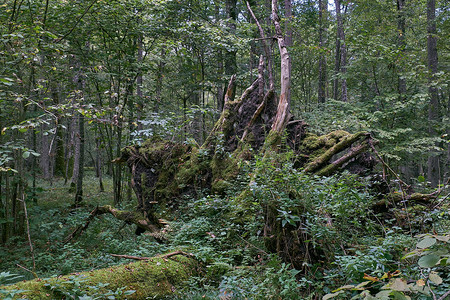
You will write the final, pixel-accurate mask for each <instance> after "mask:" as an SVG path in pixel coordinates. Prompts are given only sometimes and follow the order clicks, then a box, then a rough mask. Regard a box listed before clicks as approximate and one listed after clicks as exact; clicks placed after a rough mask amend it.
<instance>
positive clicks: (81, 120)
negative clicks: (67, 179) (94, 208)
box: [75, 113, 85, 207]
mask: <svg viewBox="0 0 450 300" xmlns="http://www.w3.org/2000/svg"><path fill="white" fill-rule="evenodd" d="M78 126H79V127H78V128H79V133H80V137H79V139H80V142H79V143H80V158H79V161H78V176H77V189H76V193H75V207H78V206H80V205H81V202H82V201H83V176H84V143H85V140H84V116H83V114H81V113H80V115H79V117H78Z"/></svg>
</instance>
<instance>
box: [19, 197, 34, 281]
mask: <svg viewBox="0 0 450 300" xmlns="http://www.w3.org/2000/svg"><path fill="white" fill-rule="evenodd" d="M20 201H21V202H22V204H23V212H24V214H25V221H26V223H27V236H28V245H29V246H30V252H31V260H32V261H33V271H31V273H32V274H33V276H34V277H35V278H37V277H38V276H37V275H36V260H35V259H34V248H33V242H32V241H31V234H30V221H29V219H28V211H27V204H26V202H25V198H23V199H22V200H20Z"/></svg>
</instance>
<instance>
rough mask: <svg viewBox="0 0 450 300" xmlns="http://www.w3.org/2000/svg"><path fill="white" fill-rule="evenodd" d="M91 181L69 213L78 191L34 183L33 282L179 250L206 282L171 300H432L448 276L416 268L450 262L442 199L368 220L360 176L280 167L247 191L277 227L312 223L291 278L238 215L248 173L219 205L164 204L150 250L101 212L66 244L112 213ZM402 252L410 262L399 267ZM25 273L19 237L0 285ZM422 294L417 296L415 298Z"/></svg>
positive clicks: (258, 222)
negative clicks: (273, 210)
mask: <svg viewBox="0 0 450 300" xmlns="http://www.w3.org/2000/svg"><path fill="white" fill-rule="evenodd" d="M244 169H245V168H244ZM247 171H248V170H247ZM87 173H88V174H87V176H86V178H85V184H84V187H85V190H84V197H85V198H84V199H85V202H86V205H85V206H83V207H81V208H78V209H72V204H73V200H74V194H72V193H70V192H69V185H64V181H63V180H60V179H58V180H54V181H53V183H52V184H51V185H50V184H49V183H48V182H39V187H40V189H39V190H40V191H39V192H38V194H37V202H36V203H34V202H32V201H29V202H28V204H27V205H28V214H29V219H30V235H31V240H32V242H33V246H34V256H35V265H36V267H35V272H36V274H37V275H38V276H39V278H47V277H52V276H59V275H64V274H72V273H73V272H80V271H86V270H88V271H89V270H94V269H99V268H105V267H110V266H114V265H119V264H124V263H129V262H130V261H129V260H127V259H123V258H117V257H113V256H111V254H119V255H129V256H138V257H152V256H155V255H159V254H163V253H167V252H170V251H174V250H179V249H181V250H183V251H186V252H189V253H193V254H194V255H195V257H196V259H197V260H198V261H199V262H200V263H201V264H203V265H204V266H205V268H204V273H203V274H200V275H199V276H193V277H191V278H190V279H189V281H188V282H187V285H186V287H184V288H183V289H180V290H178V296H174V295H172V296H171V297H170V299H174V297H178V298H179V299H321V298H322V297H323V295H325V294H330V293H333V294H330V295H334V296H335V297H341V299H350V296H351V295H352V296H353V295H358V294H359V293H361V291H363V290H364V286H366V285H367V286H371V287H370V289H369V288H368V289H367V292H371V293H372V294H373V295H375V294H376V293H378V294H379V293H381V292H383V291H387V292H388V293H391V294H390V295H391V296H392V295H395V293H398V294H399V295H400V294H401V295H403V294H404V295H410V296H411V297H412V299H433V294H434V297H435V298H434V299H438V298H439V296H441V295H444V293H445V292H446V291H447V290H449V289H450V273H449V271H448V269H447V267H445V263H444V264H443V265H442V263H441V265H442V266H441V265H439V263H438V264H435V265H430V266H427V265H423V264H422V265H421V264H420V259H419V258H422V257H424V256H423V252H424V251H428V253H432V254H433V255H434V254H436V255H440V258H441V261H442V259H444V258H445V257H448V255H449V246H448V245H449V244H448V239H447V237H448V234H449V232H448V230H449V226H448V225H449V221H448V220H449V218H448V213H449V205H448V201H447V200H446V203H439V202H437V203H436V204H439V205H435V206H434V209H429V208H428V207H420V206H415V207H414V209H413V208H406V207H398V208H397V209H396V210H391V211H390V214H387V215H386V214H385V215H383V216H381V215H377V216H375V217H373V218H372V217H371V216H370V214H373V212H369V211H368V210H367V207H368V205H369V203H373V200H374V198H373V197H372V196H371V195H369V194H368V193H367V191H366V190H365V188H364V183H363V182H362V181H361V180H360V179H357V178H356V177H354V176H351V175H349V174H344V175H341V176H337V177H332V178H319V177H312V176H311V177H307V175H301V174H300V173H294V174H293V173H292V170H289V168H286V169H283V170H277V171H276V172H274V174H277V175H275V177H273V176H274V175H271V176H272V177H270V178H263V179H262V180H263V181H261V182H264V183H265V184H264V185H260V189H258V188H257V187H253V188H252V190H251V193H253V196H251V195H250V197H255V198H256V197H258V198H260V199H264V198H265V197H274V199H275V198H276V199H277V201H278V203H279V207H280V216H279V217H280V219H281V220H282V221H283V223H284V224H288V223H292V222H297V221H298V220H299V218H300V217H301V218H302V222H304V223H305V224H306V225H305V226H308V231H309V232H308V234H311V236H312V238H311V240H310V241H308V243H310V244H309V246H310V250H308V251H309V254H310V255H311V256H314V258H313V259H311V260H310V261H305V264H304V268H303V270H296V269H293V268H291V266H290V264H289V263H285V262H282V261H281V260H280V258H279V257H278V256H277V255H276V254H272V253H270V252H269V251H268V250H267V249H266V248H265V245H264V241H263V238H262V237H261V230H262V229H261V228H263V224H262V223H263V218H262V216H261V212H260V204H259V203H252V202H249V201H247V203H249V206H248V207H242V206H241V205H242V203H238V202H236V201H235V200H236V198H235V195H237V194H241V193H240V191H242V190H243V189H248V188H249V187H248V184H247V182H248V181H247V180H248V174H249V173H246V172H245V170H244V172H243V173H242V174H241V175H240V176H238V179H237V182H235V183H234V185H233V188H234V190H230V191H229V193H228V194H227V195H226V196H222V197H218V196H208V195H204V196H201V195H200V196H199V197H198V198H196V199H184V201H183V199H182V201H180V202H179V203H178V204H177V207H176V209H172V210H171V212H169V211H168V209H167V208H165V207H160V209H159V212H160V215H161V216H163V217H166V218H168V219H169V218H170V220H169V221H170V222H169V224H170V225H169V227H168V228H167V230H166V231H167V242H165V243H158V242H156V241H155V239H154V238H153V237H152V236H150V235H147V234H142V235H140V236H136V235H135V232H134V231H135V227H134V226H131V225H127V224H125V223H124V222H122V221H119V220H117V219H115V218H114V217H112V216H110V215H103V216H101V217H99V218H97V219H95V220H94V221H92V222H91V224H90V226H89V227H88V229H87V230H86V232H84V233H83V234H82V235H81V236H79V237H78V238H76V239H74V240H72V241H71V242H70V243H67V244H64V243H63V241H64V239H65V238H66V237H67V236H68V235H69V234H70V233H71V232H72V231H73V230H74V228H76V227H77V226H78V225H81V224H84V222H85V220H86V218H87V217H88V215H89V213H90V212H91V211H92V210H93V209H94V208H95V207H96V206H97V205H112V204H113V203H112V202H113V195H112V192H111V191H112V181H111V179H110V178H108V177H105V178H104V185H105V192H99V189H98V179H96V178H95V176H94V175H93V174H92V173H90V172H87ZM298 176H300V177H301V178H298ZM302 176H303V177H302ZM281 179H282V180H283V181H284V182H285V184H286V186H289V185H290V186H291V187H292V186H293V185H297V186H296V188H297V190H299V191H300V192H301V193H303V196H302V201H309V202H308V205H309V206H310V207H311V209H310V210H307V211H306V212H305V215H303V216H300V217H299V216H297V215H295V212H293V211H291V210H289V207H287V205H288V203H287V202H283V201H284V200H286V199H287V198H283V197H284V196H285V195H284V194H283V187H286V186H285V185H284V184H281V185H280V180H281ZM299 182H301V186H299V184H300V183H299ZM301 189H303V190H301ZM249 191H250V190H249ZM200 194H201V193H200ZM268 195H269V196H268ZM288 198H289V197H288ZM283 199H284V200H283ZM324 199H326V200H327V203H326V204H325V202H323V200H324ZM297 205H298V203H297ZM135 207H136V199H135V196H134V193H132V201H131V202H124V203H123V205H122V207H121V208H122V209H126V210H134V209H135ZM405 208H406V210H405ZM327 210H329V211H334V214H333V224H330V223H329V221H330V220H329V216H328V215H327V213H325V211H327ZM243 211H246V214H242V212H243ZM389 216H390V217H389ZM382 217H383V218H384V219H383V220H381V219H380V218H382ZM388 217H389V218H388ZM283 226H284V225H283ZM420 234H428V235H426V236H423V235H420ZM427 239H428V242H424V241H427ZM430 239H431V241H430ZM446 239H447V240H446ZM417 243H419V245H417ZM420 243H422V244H421V245H420ZM427 243H428V244H427ZM416 245H417V246H416ZM422 250H424V251H422ZM414 251H416V252H414ZM439 251H440V252H439ZM407 253H410V255H411V257H412V258H406V259H405V258H404V256H405V254H407ZM425 257H426V256H425ZM418 259H419V264H418ZM445 259H446V258H445ZM26 269H28V270H32V269H33V262H32V258H31V253H30V248H29V244H28V241H27V239H26V238H25V237H24V238H19V237H14V238H11V239H10V240H9V242H8V243H7V244H6V245H5V246H2V247H0V285H1V284H10V283H14V282H16V281H19V280H28V279H32V278H33V274H32V272H30V271H27V270H26ZM396 271H397V273H396ZM383 276H384V277H383ZM436 276H437V277H436ZM392 280H397V284H403V283H405V284H409V285H408V290H401V288H398V290H396V289H395V288H397V286H394V287H392ZM421 280H422V281H423V282H424V285H422V281H421ZM365 282H366V283H365ZM425 282H426V283H427V284H426V285H425ZM394 283H395V281H394ZM358 284H362V285H361V287H360V288H359V290H358V289H357V288H356V289H355V287H357V285H358ZM389 284H391V286H389ZM341 286H342V288H341V289H340V290H339V287H341ZM386 286H388V287H386ZM421 286H424V287H423V289H422V291H419V289H418V288H419V287H421ZM383 289H384V290H383ZM414 289H416V290H414ZM333 291H334V292H333ZM0 292H1V289H0ZM340 293H341V295H339V294H340ZM231 296H232V297H231ZM379 296H380V297H381V296H383V295H381V294H380V295H379ZM385 296H386V295H385ZM113 297H114V296H113ZM122 297H123V296H117V298H108V299H121V298H122ZM226 297H230V298H226ZM330 297H331V296H330ZM342 297H343V298H342ZM387 297H389V295H388V296H387ZM73 299H103V298H101V296H99V297H97V298H80V297H78V298H77V297H74V298H73ZM105 299H106V297H105ZM358 299H359V298H358ZM361 299H363V298H361ZM374 299H389V298H374ZM398 299H403V298H398ZM404 299H407V298H404Z"/></svg>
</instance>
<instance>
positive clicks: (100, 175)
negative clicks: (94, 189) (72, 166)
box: [95, 136, 105, 192]
mask: <svg viewBox="0 0 450 300" xmlns="http://www.w3.org/2000/svg"><path fill="white" fill-rule="evenodd" d="M95 148H96V151H95V152H96V153H97V174H98V184H99V188H100V192H104V191H105V188H104V186H103V170H102V158H101V149H100V137H99V136H96V137H95Z"/></svg>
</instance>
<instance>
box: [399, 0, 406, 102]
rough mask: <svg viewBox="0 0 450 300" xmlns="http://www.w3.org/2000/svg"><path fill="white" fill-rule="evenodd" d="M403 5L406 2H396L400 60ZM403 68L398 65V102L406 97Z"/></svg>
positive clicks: (402, 38)
mask: <svg viewBox="0 0 450 300" xmlns="http://www.w3.org/2000/svg"><path fill="white" fill-rule="evenodd" d="M405 4H406V0H397V30H398V47H399V48H400V53H401V60H402V59H404V55H405V50H406V49H405V47H406V39H405V33H406V20H405ZM402 69H403V67H402V66H401V65H400V75H399V77H398V94H399V97H400V100H401V101H402V100H404V98H405V95H406V79H405V78H404V77H403V76H402V71H403V70H402Z"/></svg>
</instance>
